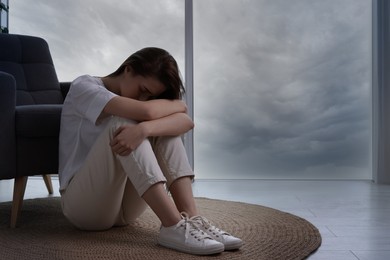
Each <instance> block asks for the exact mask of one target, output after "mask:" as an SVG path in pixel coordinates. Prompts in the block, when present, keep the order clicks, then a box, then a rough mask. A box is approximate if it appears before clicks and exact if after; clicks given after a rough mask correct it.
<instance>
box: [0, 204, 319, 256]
mask: <svg viewBox="0 0 390 260" xmlns="http://www.w3.org/2000/svg"><path fill="white" fill-rule="evenodd" d="M196 202H197V205H198V208H199V211H200V212H201V214H202V215H204V216H206V217H207V218H208V219H209V220H210V221H212V222H213V223H214V224H215V225H216V226H218V227H220V228H222V229H224V230H226V231H228V232H230V233H232V234H234V235H235V236H237V237H240V238H242V239H243V241H244V245H243V246H242V247H241V248H240V249H239V250H236V251H229V252H223V253H221V254H218V255H214V256H206V257H199V256H192V255H188V254H184V253H180V252H176V251H174V250H170V249H166V248H164V247H161V246H159V245H158V244H157V242H156V237H157V234H158V230H159V226H160V222H159V220H158V219H157V217H156V216H155V215H154V214H153V212H152V211H151V210H150V209H148V210H147V211H146V212H145V213H144V214H143V215H142V216H141V217H140V218H139V219H138V220H137V221H136V222H135V223H133V224H131V225H128V226H126V227H118V228H112V229H110V230H108V231H104V232H85V231H80V230H77V229H76V228H74V227H73V226H72V225H71V224H70V223H69V222H68V221H67V220H66V219H65V217H64V216H63V215H62V212H61V206H60V198H58V197H54V198H44V199H33V200H25V201H24V203H23V209H22V213H21V216H20V217H19V220H18V227H17V228H15V229H11V228H9V227H8V226H9V218H10V211H11V203H10V202H6V203H0V259H18V260H19V259H29V260H33V259H39V260H42V259H51V260H52V259H94V260H95V259H175V260H176V259H199V258H202V259H209V258H210V259H240V260H241V259H266V260H273V259H288V260H290V259H304V258H306V257H307V256H308V255H310V254H311V253H312V252H313V251H315V250H316V249H317V248H318V247H319V246H320V244H321V236H320V233H319V231H318V229H317V228H316V227H314V226H313V225H312V224H311V223H309V222H308V221H306V220H304V219H302V218H299V217H297V216H294V215H291V214H288V213H285V212H282V211H279V210H275V209H272V208H267V207H263V206H258V205H251V204H245V203H239V202H231V201H221V200H212V199H205V198H196Z"/></svg>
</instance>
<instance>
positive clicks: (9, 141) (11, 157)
mask: <svg viewBox="0 0 390 260" xmlns="http://www.w3.org/2000/svg"><path fill="white" fill-rule="evenodd" d="M15 105H16V82H15V78H14V77H13V76H12V75H11V74H8V73H5V72H2V71H0V144H1V145H0V179H12V178H15V174H16V150H15V149H16V148H15V147H16V146H15V142H16V141H15Z"/></svg>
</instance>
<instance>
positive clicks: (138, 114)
mask: <svg viewBox="0 0 390 260" xmlns="http://www.w3.org/2000/svg"><path fill="white" fill-rule="evenodd" d="M103 112H104V113H105V114H109V115H115V116H119V117H123V118H127V119H132V120H135V121H149V120H155V119H159V118H163V117H166V116H169V115H172V114H175V113H186V112H187V106H186V104H185V103H184V102H183V101H181V100H166V99H154V100H149V101H139V100H136V99H131V98H126V97H122V96H117V97H114V98H112V99H111V100H110V101H109V102H108V103H107V105H106V106H105V107H104V109H103Z"/></svg>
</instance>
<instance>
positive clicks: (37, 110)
mask: <svg viewBox="0 0 390 260" xmlns="http://www.w3.org/2000/svg"><path fill="white" fill-rule="evenodd" d="M61 110H62V105H27V106H17V107H16V115H15V131H16V136H18V137H56V138H58V133H59V132H60V122H61Z"/></svg>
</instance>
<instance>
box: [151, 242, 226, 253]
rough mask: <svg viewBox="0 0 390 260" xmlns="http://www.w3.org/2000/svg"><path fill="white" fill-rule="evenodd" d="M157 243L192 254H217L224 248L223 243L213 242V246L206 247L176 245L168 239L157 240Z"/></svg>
mask: <svg viewBox="0 0 390 260" xmlns="http://www.w3.org/2000/svg"><path fill="white" fill-rule="evenodd" d="M158 244H160V245H161V246H164V247H167V248H170V249H174V250H177V251H180V252H184V253H188V254H193V255H214V254H219V253H222V252H223V251H224V250H225V247H224V245H223V244H222V243H221V244H215V245H214V246H213V247H208V248H201V249H200V248H188V247H186V246H182V245H178V244H177V243H175V242H170V241H160V240H159V241H158Z"/></svg>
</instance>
